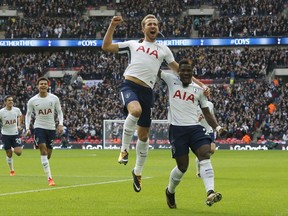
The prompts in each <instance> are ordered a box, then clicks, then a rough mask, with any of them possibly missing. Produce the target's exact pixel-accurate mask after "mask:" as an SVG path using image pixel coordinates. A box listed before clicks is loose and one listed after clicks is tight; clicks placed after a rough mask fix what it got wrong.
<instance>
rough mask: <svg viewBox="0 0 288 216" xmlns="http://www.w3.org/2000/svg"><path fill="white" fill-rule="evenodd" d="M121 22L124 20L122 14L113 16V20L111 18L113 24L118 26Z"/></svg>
mask: <svg viewBox="0 0 288 216" xmlns="http://www.w3.org/2000/svg"><path fill="white" fill-rule="evenodd" d="M121 22H123V18H122V16H113V18H112V20H111V25H114V26H117V25H119V24H120V23H121Z"/></svg>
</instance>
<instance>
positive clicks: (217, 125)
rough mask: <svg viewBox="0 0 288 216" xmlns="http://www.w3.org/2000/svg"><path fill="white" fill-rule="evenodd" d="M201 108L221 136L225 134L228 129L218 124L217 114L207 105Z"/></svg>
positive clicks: (209, 122)
mask: <svg viewBox="0 0 288 216" xmlns="http://www.w3.org/2000/svg"><path fill="white" fill-rule="evenodd" d="M201 110H202V113H203V115H204V116H205V119H206V121H207V122H208V124H209V125H210V126H211V127H212V128H213V129H215V130H216V131H217V133H218V134H219V135H220V136H225V135H226V134H227V130H226V129H225V128H223V127H221V126H220V125H219V124H218V122H217V120H216V118H215V116H214V115H213V114H212V113H211V112H210V110H209V108H208V107H205V108H201Z"/></svg>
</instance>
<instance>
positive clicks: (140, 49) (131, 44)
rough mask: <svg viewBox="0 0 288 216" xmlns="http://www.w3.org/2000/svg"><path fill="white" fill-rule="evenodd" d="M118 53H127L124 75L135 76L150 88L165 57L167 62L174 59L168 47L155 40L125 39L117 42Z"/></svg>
mask: <svg viewBox="0 0 288 216" xmlns="http://www.w3.org/2000/svg"><path fill="white" fill-rule="evenodd" d="M118 45H119V53H128V58H129V64H128V67H127V68H126V70H125V72H124V76H125V75H129V76H132V77H136V78H138V79H140V80H141V81H143V82H144V83H146V84H147V85H148V86H150V87H151V88H153V87H154V85H155V82H156V78H157V74H158V70H159V68H160V66H161V64H162V62H163V60H164V59H165V60H166V62H167V63H168V64H169V63H171V62H173V61H174V57H173V54H172V52H171V51H170V49H169V48H168V47H167V46H165V45H162V44H157V43H156V42H154V43H150V42H146V41H143V42H142V43H138V42H137V41H126V42H123V43H118Z"/></svg>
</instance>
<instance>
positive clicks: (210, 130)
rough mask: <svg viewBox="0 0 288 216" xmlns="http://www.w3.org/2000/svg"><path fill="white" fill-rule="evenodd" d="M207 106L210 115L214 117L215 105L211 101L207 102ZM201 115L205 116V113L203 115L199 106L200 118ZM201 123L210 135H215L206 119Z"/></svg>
mask: <svg viewBox="0 0 288 216" xmlns="http://www.w3.org/2000/svg"><path fill="white" fill-rule="evenodd" d="M207 105H208V108H209V111H210V113H211V114H212V115H214V105H213V103H211V102H210V101H207ZM200 115H203V113H202V110H201V108H200V106H198V117H199V116H200ZM203 117H204V115H203ZM200 123H201V125H202V126H203V127H205V128H206V131H207V132H208V133H213V132H214V130H213V128H212V127H211V126H210V125H209V124H208V122H207V121H206V119H205V117H204V118H203V119H202V120H201V121H200Z"/></svg>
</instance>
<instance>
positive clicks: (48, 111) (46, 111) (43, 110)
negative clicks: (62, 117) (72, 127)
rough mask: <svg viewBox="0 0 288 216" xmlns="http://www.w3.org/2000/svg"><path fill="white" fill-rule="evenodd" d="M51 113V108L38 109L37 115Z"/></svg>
mask: <svg viewBox="0 0 288 216" xmlns="http://www.w3.org/2000/svg"><path fill="white" fill-rule="evenodd" d="M49 114H52V109H40V110H39V111H38V115H49Z"/></svg>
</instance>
